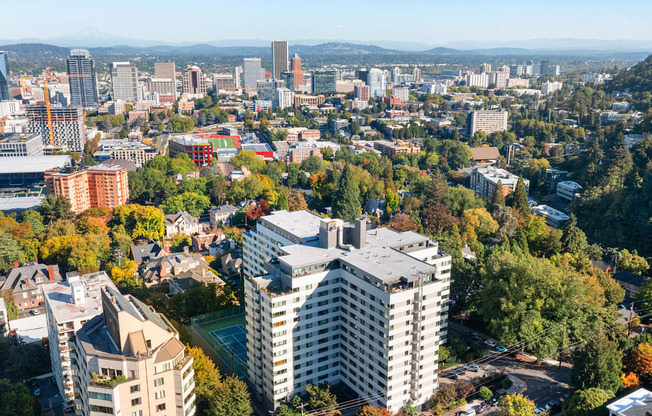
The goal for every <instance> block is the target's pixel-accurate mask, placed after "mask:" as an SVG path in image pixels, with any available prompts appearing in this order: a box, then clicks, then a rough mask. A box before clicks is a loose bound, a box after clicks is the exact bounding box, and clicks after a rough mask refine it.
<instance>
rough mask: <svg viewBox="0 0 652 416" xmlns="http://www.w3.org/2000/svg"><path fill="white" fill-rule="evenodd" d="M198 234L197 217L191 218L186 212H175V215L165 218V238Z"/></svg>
mask: <svg viewBox="0 0 652 416" xmlns="http://www.w3.org/2000/svg"><path fill="white" fill-rule="evenodd" d="M198 232H199V217H193V216H192V215H190V214H188V213H187V212H186V211H177V213H176V214H169V215H166V216H165V236H166V237H168V238H169V237H172V236H173V235H175V234H186V235H192V234H195V233H198Z"/></svg>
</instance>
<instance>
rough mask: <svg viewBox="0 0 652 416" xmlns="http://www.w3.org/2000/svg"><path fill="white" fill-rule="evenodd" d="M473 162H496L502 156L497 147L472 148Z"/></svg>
mask: <svg viewBox="0 0 652 416" xmlns="http://www.w3.org/2000/svg"><path fill="white" fill-rule="evenodd" d="M469 150H470V151H471V153H472V154H473V160H495V159H498V156H500V152H498V148H497V147H470V148H469Z"/></svg>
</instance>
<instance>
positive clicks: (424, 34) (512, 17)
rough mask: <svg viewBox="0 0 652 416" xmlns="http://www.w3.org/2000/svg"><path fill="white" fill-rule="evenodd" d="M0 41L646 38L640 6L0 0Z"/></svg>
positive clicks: (573, 1) (651, 35)
mask: <svg viewBox="0 0 652 416" xmlns="http://www.w3.org/2000/svg"><path fill="white" fill-rule="evenodd" d="M0 3H2V4H1V5H0V11H1V14H2V15H3V17H2V19H0V21H1V23H0V39H17V38H28V37H36V38H43V39H48V38H53V37H58V36H63V35H68V34H71V33H75V32H78V31H80V30H82V29H83V28H84V27H86V26H93V27H95V28H97V29H98V30H99V31H101V32H105V33H109V34H112V35H116V36H120V37H125V38H131V39H143V40H162V41H166V42H188V41H190V42H202V41H216V40H223V39H267V40H269V39H349V40H357V41H363V40H403V41H417V42H423V43H427V44H442V43H446V42H449V41H453V40H471V39H472V40H515V39H533V38H582V39H646V40H647V39H652V25H650V20H651V18H652V1H650V0H629V1H627V0H625V1H613V0H609V1H603V0H591V1H588V0H565V1H561V0H520V1H506V0H463V1H451V0H447V1H439V0H393V1H385V0H375V1H370V0H347V1H343V0H319V1H314V0H302V1H291V0H240V1H233V0H230V1H223V0H185V1H184V0H181V1H179V0H176V1H171V0H156V1H150V0H129V1H126V0H111V1H100V0H58V1H56V2H53V1H51V0H22V1H11V0H1V1H0Z"/></svg>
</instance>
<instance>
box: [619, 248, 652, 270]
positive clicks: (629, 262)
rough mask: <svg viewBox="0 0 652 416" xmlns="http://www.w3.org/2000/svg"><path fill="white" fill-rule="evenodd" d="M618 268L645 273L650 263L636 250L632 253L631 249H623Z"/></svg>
mask: <svg viewBox="0 0 652 416" xmlns="http://www.w3.org/2000/svg"><path fill="white" fill-rule="evenodd" d="M618 268H619V269H621V270H626V271H628V272H632V273H636V274H644V273H645V272H646V271H647V270H648V269H649V268H650V265H649V264H648V263H647V261H646V260H645V258H643V257H641V256H639V255H638V252H637V251H636V250H634V251H632V252H631V253H630V252H629V250H627V249H623V251H621V252H620V257H619V258H618Z"/></svg>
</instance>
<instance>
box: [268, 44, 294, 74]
mask: <svg viewBox="0 0 652 416" xmlns="http://www.w3.org/2000/svg"><path fill="white" fill-rule="evenodd" d="M289 59H290V58H289V52H288V42H287V41H286V40H275V41H273V42H272V78H274V79H276V80H280V79H281V74H282V73H283V72H286V71H288V70H289V69H290V60H289Z"/></svg>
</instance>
